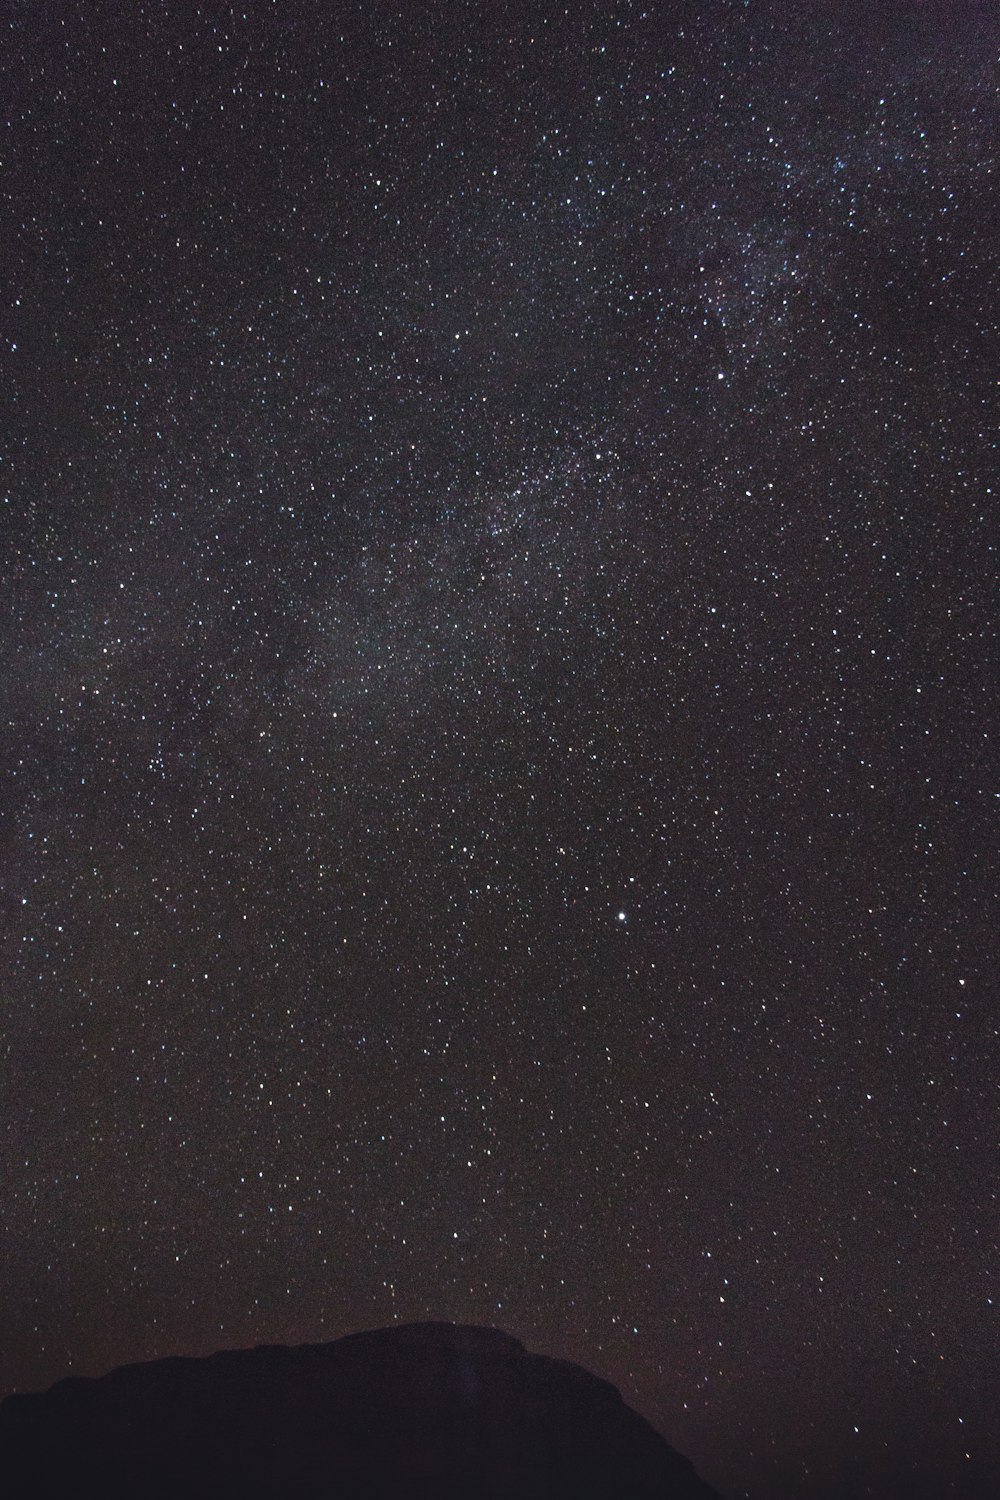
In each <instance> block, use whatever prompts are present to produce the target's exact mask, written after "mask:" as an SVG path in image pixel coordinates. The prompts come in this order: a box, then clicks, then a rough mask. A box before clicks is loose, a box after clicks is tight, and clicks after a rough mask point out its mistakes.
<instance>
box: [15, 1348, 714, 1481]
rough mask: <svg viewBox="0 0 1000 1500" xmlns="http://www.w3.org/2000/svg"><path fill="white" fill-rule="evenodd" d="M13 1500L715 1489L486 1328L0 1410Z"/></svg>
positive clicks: (306, 1351) (121, 1375)
mask: <svg viewBox="0 0 1000 1500" xmlns="http://www.w3.org/2000/svg"><path fill="white" fill-rule="evenodd" d="M0 1492H2V1493H3V1494H4V1495H5V1496H6V1497H8V1500H56V1497H59V1500H68V1497H70V1496H72V1497H74V1500H79V1497H91V1496H93V1497H100V1500H126V1497H128V1500H208V1497H209V1496H211V1497H212V1500H237V1497H238V1500H244V1497H245V1500H250V1497H252V1500H264V1497H273V1500H278V1497H281V1500H305V1497H310V1500H319V1497H320V1496H322V1497H324V1500H362V1497H364V1500H719V1497H718V1496H717V1495H716V1494H715V1492H714V1491H713V1490H711V1489H710V1488H709V1487H708V1486H707V1485H705V1484H703V1483H702V1482H701V1481H700V1480H699V1479H698V1477H697V1475H696V1474H695V1472H694V1470H693V1468H692V1466H691V1464H690V1463H689V1462H688V1460H687V1459H685V1458H682V1457H681V1456H680V1455H679V1454H678V1453H675V1452H674V1450H673V1449H672V1448H671V1447H670V1446H669V1444H668V1443H667V1442H666V1441H665V1440H664V1439H663V1438H662V1437H661V1436H660V1435H659V1434H658V1433H657V1432H655V1431H654V1429H653V1428H652V1427H651V1426H650V1425H649V1424H648V1422H646V1421H644V1420H643V1418H642V1417H640V1416H639V1415H638V1414H637V1413H636V1412H634V1411H632V1410H631V1409H630V1408H629V1407H628V1406H626V1405H625V1403H624V1402H623V1401H622V1399H621V1396H620V1395H619V1393H618V1391H617V1390H616V1389H615V1388H614V1386H612V1385H609V1384H608V1383H607V1382H606V1381H604V1380H599V1379H598V1378H597V1377H596V1376H594V1375H591V1374H590V1373H589V1372H588V1371H586V1370H584V1369H582V1368H581V1367H580V1366H579V1365H574V1364H570V1363H567V1362H566V1361H564V1360H557V1359H549V1358H546V1357H544V1356H542V1355H537V1354H530V1353H528V1351H527V1350H526V1349H525V1347H524V1345H523V1344H522V1343H520V1342H519V1341H518V1340H517V1339H515V1338H512V1337H511V1336H510V1335H509V1334H506V1333H501V1332H499V1331H498V1330H497V1329H493V1328H474V1327H464V1326H460V1325H456V1324H451V1323H419V1324H411V1325H408V1326H402V1327H394V1328H385V1329H378V1330H375V1331H373V1332H370V1333H359V1334H352V1335H350V1336H349V1337H347V1338H342V1339H338V1340H337V1341H336V1342H335V1343H331V1344H307V1345H303V1346H300V1347H298V1348H283V1347H265V1348H258V1349H251V1350H244V1351H235V1350H234V1351H230V1352H225V1353H220V1354H213V1355H211V1356H210V1357H209V1358H207V1359H162V1360H156V1361H154V1362H152V1363H150V1364H141V1365H128V1366H124V1367H123V1368H121V1369H118V1370H113V1371H112V1372H111V1373H110V1374H108V1375H104V1376H102V1377H101V1378H100V1379H96V1380H89V1379H81V1378H76V1377H74V1378H71V1379H68V1380H63V1381H60V1382H59V1384H58V1385H55V1386H53V1387H52V1389H51V1390H49V1391H46V1392H44V1393H42V1394H37V1395H16V1396H10V1397H8V1399H7V1400H6V1401H4V1402H3V1404H2V1405H0Z"/></svg>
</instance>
